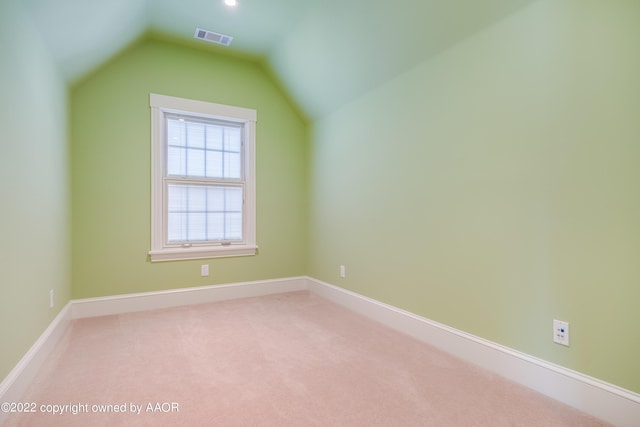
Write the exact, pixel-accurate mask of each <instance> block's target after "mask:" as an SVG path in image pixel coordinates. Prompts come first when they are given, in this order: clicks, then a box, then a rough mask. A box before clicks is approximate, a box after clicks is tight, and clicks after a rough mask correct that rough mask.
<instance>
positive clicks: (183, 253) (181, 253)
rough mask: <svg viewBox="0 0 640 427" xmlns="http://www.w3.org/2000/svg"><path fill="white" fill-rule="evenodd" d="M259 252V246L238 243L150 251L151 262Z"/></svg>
mask: <svg viewBox="0 0 640 427" xmlns="http://www.w3.org/2000/svg"><path fill="white" fill-rule="evenodd" d="M257 252H258V247H257V246H249V245H237V246H215V247H206V246H200V247H190V248H170V249H161V250H157V251H149V256H150V257H151V262H159V261H180V260H189V259H203V258H222V257H235V256H252V255H256V253H257Z"/></svg>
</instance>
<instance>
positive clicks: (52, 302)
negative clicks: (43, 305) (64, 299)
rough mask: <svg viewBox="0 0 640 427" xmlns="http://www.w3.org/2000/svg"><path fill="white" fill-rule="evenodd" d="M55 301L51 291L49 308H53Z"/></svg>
mask: <svg viewBox="0 0 640 427" xmlns="http://www.w3.org/2000/svg"><path fill="white" fill-rule="evenodd" d="M54 302H55V301H54V299H53V289H51V290H50V291H49V308H53V306H54V305H55V304H54Z"/></svg>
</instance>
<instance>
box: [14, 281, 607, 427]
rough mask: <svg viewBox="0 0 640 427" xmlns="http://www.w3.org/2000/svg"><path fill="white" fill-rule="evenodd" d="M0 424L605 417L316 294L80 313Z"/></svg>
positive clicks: (560, 422)
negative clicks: (25, 409)
mask: <svg viewBox="0 0 640 427" xmlns="http://www.w3.org/2000/svg"><path fill="white" fill-rule="evenodd" d="M23 402H25V403H27V404H29V405H31V406H30V407H29V409H30V410H33V412H30V413H19V414H8V415H9V416H8V418H7V419H6V421H5V423H4V426H6V427H14V426H48V427H49V426H51V427H55V426H65V427H66V426H191V427H193V426H603V425H606V424H605V423H603V422H602V421H600V420H597V419H595V418H593V417H591V416H589V415H586V414H584V413H581V412H579V411H577V410H575V409H572V408H570V407H568V406H566V405H564V404H562V403H560V402H557V401H554V400H552V399H549V398H547V397H545V396H543V395H541V394H538V393H536V392H534V391H532V390H529V389H527V388H524V387H521V386H519V385H516V384H514V383H512V382H509V381H507V380H505V379H503V378H502V377H500V376H498V375H495V374H492V373H489V372H487V371H485V370H482V369H480V368H478V367H475V366H473V365H470V364H467V363H465V362H463V361H461V360H459V359H456V358H454V357H451V356H450V355H447V354H446V353H443V352H441V351H439V350H437V349H435V348H433V347H431V346H429V345H427V344H424V343H422V342H419V341H417V340H415V339H412V338H410V337H408V336H405V335H403V334H401V333H398V332H395V331H393V330H391V329H389V328H387V327H385V326H382V325H379V324H377V323H375V322H373V321H371V320H369V319H367V318H364V317H362V316H359V315H357V314H355V313H352V312H350V311H348V310H346V309H344V308H342V307H340V306H338V305H335V304H333V303H331V302H328V301H326V300H324V299H322V298H320V297H318V296H316V295H314V294H312V293H309V292H306V291H303V292H292V293H286V294H278V295H271V296H265V297H258V298H247V299H240V300H232V301H224V302H217V303H208V304H200V305H192V306H185V307H178V308H171V309H163V310H155V311H147V312H139V313H130V314H122V315H114V316H104V317H96V318H87V319H78V320H74V321H72V324H71V327H70V328H69V329H68V331H67V333H66V334H65V336H64V337H63V339H61V341H60V342H59V344H58V346H57V348H56V350H55V352H54V354H53V355H52V357H51V358H50V359H49V360H48V361H47V362H46V363H45V365H44V366H43V367H42V369H41V371H40V373H39V375H38V376H37V378H36V380H35V381H34V382H33V384H32V385H31V386H30V388H29V389H28V390H27V393H26V395H25V396H24V398H23Z"/></svg>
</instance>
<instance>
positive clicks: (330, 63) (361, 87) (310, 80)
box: [23, 0, 536, 117]
mask: <svg viewBox="0 0 640 427" xmlns="http://www.w3.org/2000/svg"><path fill="white" fill-rule="evenodd" d="M23 1H24V4H25V6H26V8H27V10H28V11H29V13H30V14H31V16H32V17H33V20H34V23H35V25H36V27H37V28H38V30H39V31H40V32H41V34H42V35H43V39H44V40H45V43H46V44H47V46H48V48H49V50H50V51H51V54H52V56H53V58H54V60H55V62H56V63H57V64H58V66H59V68H60V70H61V72H62V74H63V75H64V77H65V78H66V79H67V81H68V82H69V83H71V84H72V83H74V82H75V81H77V80H79V79H81V78H82V77H83V76H85V75H87V74H88V73H90V72H91V71H92V70H94V69H95V68H97V67H99V66H100V65H101V64H103V63H104V62H105V61H106V60H108V59H109V58H110V57H112V56H113V55H114V54H116V53H118V52H119V51H120V50H122V49H123V48H125V47H126V46H127V45H129V44H130V43H131V42H133V41H134V40H136V39H138V38H139V37H141V36H142V35H143V34H145V32H147V31H153V32H156V33H161V34H167V35H171V36H175V37H178V38H183V39H185V40H192V38H193V34H194V31H195V28H196V27H201V28H205V29H208V30H212V31H216V32H221V33H225V34H229V35H232V36H233V37H234V40H233V43H232V45H231V46H230V47H228V48H226V49H230V50H232V51H235V52H241V53H243V54H247V55H250V56H251V57H254V58H256V59H258V60H263V61H264V62H265V63H266V64H268V65H269V66H270V67H271V68H272V69H273V71H274V72H275V74H276V76H278V78H279V79H280V80H281V82H282V83H283V85H284V86H285V88H286V89H287V90H288V91H289V92H290V95H291V96H292V98H293V99H294V100H295V101H296V102H297V103H298V104H299V106H300V107H301V108H302V110H303V111H304V112H305V113H306V114H307V115H309V116H310V117H318V116H321V115H323V114H326V113H327V112H329V111H331V110H332V109H334V108H336V107H338V106H339V105H341V104H343V103H344V102H347V101H348V100H349V99H352V98H353V97H355V96H357V95H359V94H361V93H362V92H364V91H366V90H367V89H370V88H371V87H374V86H375V85H377V84H380V83H381V82H383V81H385V80H386V79H389V78H390V77H392V76H394V75H396V74H398V73H400V72H402V71H404V70H406V69H408V68H410V67H412V66H414V65H416V64H417V63H419V62H421V61H424V60H425V59H427V58H428V57H430V56H433V55H435V54H437V53H439V52H441V51H443V50H444V49H447V48H448V47H450V46H452V45H453V44H455V43H457V42H458V41H460V40H462V39H464V38H466V37H468V36H470V35H472V34H474V33H475V32H477V31H479V30H481V29H482V28H484V27H486V26H488V25H491V24H492V23H494V22H496V21H498V20H500V19H502V18H504V17H505V16H506V15H508V14H510V13H513V12H514V11H516V10H517V9H519V8H520V7H523V6H525V5H527V4H528V3H531V2H533V1H536V0H404V1H402V2H395V1H382V0H343V1H338V0H322V1H318V0H238V6H237V7H236V8H234V9H231V8H229V7H227V6H225V5H224V4H223V0H101V1H98V0H23ZM202 43H204V42H202Z"/></svg>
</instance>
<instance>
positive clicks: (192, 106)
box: [149, 93, 258, 262]
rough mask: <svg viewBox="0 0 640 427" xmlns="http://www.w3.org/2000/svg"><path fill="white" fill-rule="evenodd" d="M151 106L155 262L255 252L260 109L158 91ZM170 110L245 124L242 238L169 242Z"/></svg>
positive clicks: (151, 100)
mask: <svg viewBox="0 0 640 427" xmlns="http://www.w3.org/2000/svg"><path fill="white" fill-rule="evenodd" d="M149 105H150V107H151V250H150V251H149V256H150V258H151V261H152V262H156V261H177V260H187V259H202V258H217V257H230V256H249V255H255V254H256V252H257V250H258V246H257V244H256V183H255V139H256V121H257V112H256V110H252V109H248V108H241V107H234V106H230V105H222V104H214V103H211V102H205V101H197V100H193V99H185V98H176V97H172V96H166V95H158V94H154V93H152V94H150V95H149ZM166 113H170V114H184V115H188V116H197V117H203V118H209V119H214V120H224V121H231V122H235V123H241V124H242V125H243V129H244V135H243V140H244V144H243V150H244V152H243V154H244V163H243V172H244V177H243V178H244V179H243V182H244V204H243V216H242V218H243V233H242V236H243V240H242V241H237V242H213V243H212V242H205V243H193V244H191V243H185V244H182V245H175V244H169V243H168V239H167V233H168V232H167V216H168V214H167V212H168V210H167V190H166V188H167V184H166V180H167V173H166V171H167V161H166V156H167V142H166V139H167V138H166V124H165V114H166Z"/></svg>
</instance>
